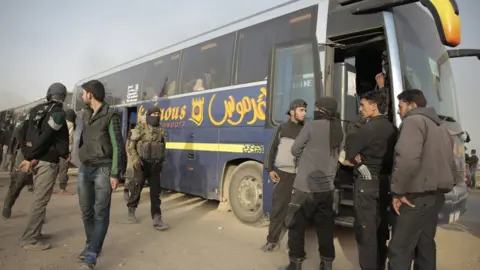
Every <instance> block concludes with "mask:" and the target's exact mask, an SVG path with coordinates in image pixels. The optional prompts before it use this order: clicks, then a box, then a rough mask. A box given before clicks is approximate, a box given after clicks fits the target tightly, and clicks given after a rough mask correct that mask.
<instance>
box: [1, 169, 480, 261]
mask: <svg viewBox="0 0 480 270" xmlns="http://www.w3.org/2000/svg"><path fill="white" fill-rule="evenodd" d="M72 180H75V179H72ZM8 181H9V180H8V177H6V175H5V174H4V173H0V199H1V200H2V204H3V199H4V197H5V193H6V190H7V186H8V183H9V182H8ZM73 185H74V182H73V181H72V182H71V186H70V189H71V190H74V188H73ZM146 192H148V190H146ZM31 197H32V195H31V193H29V192H27V190H26V189H24V191H23V193H22V194H21V195H20V199H19V201H18V202H17V204H16V205H15V208H14V213H13V216H12V219H10V220H9V221H8V222H4V221H0V269H1V270H47V269H61V270H68V269H79V267H80V266H79V264H78V263H77V262H75V256H76V255H77V254H78V252H80V251H81V249H82V247H83V244H84V235H83V225H82V221H81V219H80V214H79V208H78V202H77V197H76V196H75V195H74V196H59V195H54V196H53V198H52V201H51V202H50V204H49V206H48V210H47V223H46V224H45V226H44V232H45V233H46V234H48V235H49V236H50V239H49V240H48V242H49V243H51V244H53V249H51V250H48V251H43V252H35V251H28V252H26V251H24V250H23V249H22V248H20V247H19V245H18V238H19V237H20V235H21V233H22V229H23V227H24V223H25V219H26V214H27V211H28V208H29V203H30V201H31ZM470 198H471V204H470V205H471V206H472V207H471V208H470V212H469V213H468V215H465V217H464V218H463V219H462V220H461V221H460V222H459V224H457V225H454V226H449V227H448V228H439V230H438V237H437V240H438V241H437V242H438V262H439V267H438V269H439V270H443V269H445V270H447V269H448V270H450V269H479V268H480V192H475V193H472V195H471V196H470ZM216 208H217V204H216V203H213V202H208V201H205V200H201V199H199V198H195V197H190V196H185V195H181V194H175V193H166V194H164V195H163V211H164V216H165V221H166V222H168V224H169V225H170V226H171V229H170V230H169V231H166V232H156V231H153V229H152V228H151V220H150V217H149V202H148V195H147V196H143V198H142V202H141V205H140V207H139V209H138V217H139V219H140V224H135V225H128V224H122V223H123V221H124V218H125V206H124V202H123V198H122V194H121V192H117V193H115V195H114V198H113V205H112V215H111V223H110V230H109V232H108V236H107V239H106V242H105V246H104V251H103V253H102V255H101V257H100V258H99V262H98V265H97V269H106V270H110V269H128V270H158V269H165V270H177V269H178V270H187V269H198V270H203V269H205V270H207V269H208V270H210V269H227V270H276V269H278V267H279V266H281V265H283V264H284V263H285V262H286V261H287V254H286V253H285V249H284V248H282V249H281V250H280V251H277V252H275V253H273V254H265V253H262V252H261V251H260V250H259V247H260V246H261V245H262V244H263V243H264V239H265V235H266V228H252V227H248V226H245V225H243V224H241V223H239V222H238V221H237V220H236V219H235V217H234V216H233V214H231V213H228V212H222V211H219V210H216ZM307 237H308V238H309V241H307V246H308V249H307V253H308V256H309V258H308V260H307V261H306V263H305V267H304V269H306V270H315V269H318V268H317V265H318V262H319V259H318V253H317V251H316V244H315V241H314V239H315V237H314V234H312V233H309V235H308V236H307ZM336 237H337V238H336V248H337V259H336V261H335V263H334V266H335V269H341V270H350V269H352V270H353V269H358V267H356V265H357V264H356V260H357V259H356V257H357V256H356V249H355V242H354V238H353V235H352V232H351V230H349V229H338V230H337V233H336ZM284 242H285V241H284Z"/></svg>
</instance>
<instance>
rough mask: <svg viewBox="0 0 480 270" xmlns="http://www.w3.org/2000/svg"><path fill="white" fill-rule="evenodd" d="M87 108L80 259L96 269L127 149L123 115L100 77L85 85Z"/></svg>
mask: <svg viewBox="0 0 480 270" xmlns="http://www.w3.org/2000/svg"><path fill="white" fill-rule="evenodd" d="M82 89H83V93H82V99H83V101H84V102H85V104H86V105H87V106H88V108H87V109H86V110H85V111H84V113H83V117H82V121H83V129H82V134H81V135H80V143H79V158H80V162H81V163H82V164H81V165H80V168H79V170H78V183H77V187H78V200H79V204H80V210H81V211H82V219H83V225H84V228H85V235H86V243H85V248H84V250H83V251H82V252H81V253H80V255H79V256H78V258H79V259H80V260H82V261H83V263H84V266H87V267H89V268H94V267H95V265H96V264H97V257H98V256H99V254H100V252H101V251H102V247H103V242H104V240H105V237H106V235H107V231H108V226H109V224H110V205H111V199H112V192H113V191H114V190H115V189H117V186H118V177H119V173H120V170H121V168H123V165H122V163H123V159H124V157H125V148H124V144H123V138H122V125H121V118H120V116H119V115H118V113H117V112H116V111H115V110H113V109H111V108H110V107H109V106H108V104H107V103H106V102H105V101H104V99H105V87H104V86H103V84H102V83H101V82H100V81H98V80H91V81H88V82H86V83H84V84H83V85H82Z"/></svg>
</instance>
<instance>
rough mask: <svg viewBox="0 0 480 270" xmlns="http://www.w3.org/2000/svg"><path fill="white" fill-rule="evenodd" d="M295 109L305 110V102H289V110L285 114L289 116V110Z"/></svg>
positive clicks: (296, 100) (297, 100)
mask: <svg viewBox="0 0 480 270" xmlns="http://www.w3.org/2000/svg"><path fill="white" fill-rule="evenodd" d="M296 108H307V102H306V101H305V100H303V99H300V98H299V99H295V100H294V101H292V102H290V108H289V109H288V111H287V114H288V115H290V111H291V110H295V109H296Z"/></svg>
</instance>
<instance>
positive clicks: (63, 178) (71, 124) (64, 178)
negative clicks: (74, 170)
mask: <svg viewBox="0 0 480 270" xmlns="http://www.w3.org/2000/svg"><path fill="white" fill-rule="evenodd" d="M65 118H66V120H67V126H68V153H69V154H68V158H67V159H63V158H61V159H60V166H59V170H58V175H57V182H58V183H59V187H60V191H59V192H58V194H60V195H73V193H70V192H68V191H67V182H68V167H69V165H70V159H71V158H72V156H71V155H72V148H73V136H74V134H75V121H76V119H77V114H76V113H75V111H74V110H72V109H68V110H66V111H65Z"/></svg>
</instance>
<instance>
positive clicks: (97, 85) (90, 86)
mask: <svg viewBox="0 0 480 270" xmlns="http://www.w3.org/2000/svg"><path fill="white" fill-rule="evenodd" d="M82 88H83V90H85V91H87V92H88V93H91V94H92V95H93V98H95V99H96V100H98V101H100V102H103V100H104V99H105V87H104V86H103V83H102V82H100V81H99V80H91V81H88V82H86V83H84V84H83V85H82Z"/></svg>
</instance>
